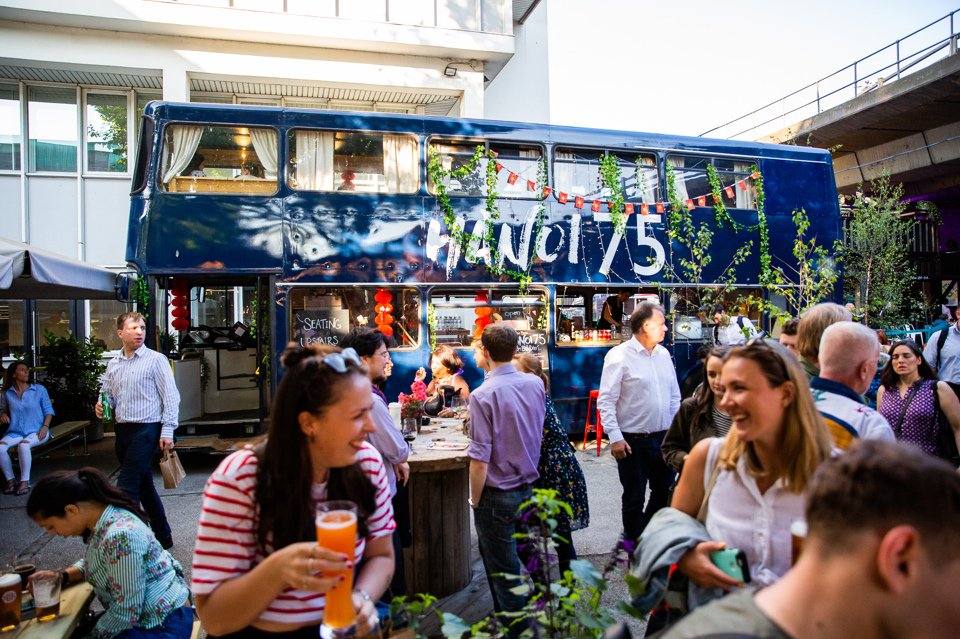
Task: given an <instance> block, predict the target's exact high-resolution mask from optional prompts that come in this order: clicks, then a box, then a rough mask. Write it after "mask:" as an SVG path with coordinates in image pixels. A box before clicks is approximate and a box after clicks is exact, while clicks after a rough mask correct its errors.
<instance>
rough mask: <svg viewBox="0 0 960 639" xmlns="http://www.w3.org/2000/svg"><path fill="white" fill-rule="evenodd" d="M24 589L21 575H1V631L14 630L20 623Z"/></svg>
mask: <svg viewBox="0 0 960 639" xmlns="http://www.w3.org/2000/svg"><path fill="white" fill-rule="evenodd" d="M22 593H23V589H22V588H21V585H20V575H18V574H16V573H13V572H11V573H8V574H6V575H0V632H7V631H8V630H13V629H14V628H16V627H17V625H18V624H19V623H20V599H21V597H22Z"/></svg>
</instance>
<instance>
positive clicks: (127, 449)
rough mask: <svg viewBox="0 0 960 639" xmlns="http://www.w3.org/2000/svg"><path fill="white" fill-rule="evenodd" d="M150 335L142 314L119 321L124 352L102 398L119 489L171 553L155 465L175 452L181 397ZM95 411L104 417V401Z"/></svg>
mask: <svg viewBox="0 0 960 639" xmlns="http://www.w3.org/2000/svg"><path fill="white" fill-rule="evenodd" d="M146 331H147V326H146V321H145V320H144V318H143V315H141V314H140V313H124V314H122V315H120V317H118V318H117V335H119V336H120V341H121V342H123V350H122V351H121V352H120V354H119V355H117V356H116V357H115V358H113V359H112V360H110V363H108V364H107V372H106V373H105V374H104V376H103V385H102V386H101V389H100V390H101V395H102V394H103V393H106V394H107V401H109V402H110V404H111V405H112V406H113V410H114V418H115V419H116V444H115V446H116V453H117V459H118V460H119V461H120V475H119V476H118V477H117V485H118V486H120V488H122V489H124V490H125V491H127V492H128V493H129V494H130V496H131V497H132V498H133V499H134V500H135V501H139V502H140V503H141V504H142V505H143V509H144V511H146V513H147V515H148V516H149V517H150V526H151V527H152V528H153V532H154V534H155V535H156V536H157V541H159V542H160V545H161V546H163V547H164V548H170V547H171V546H172V545H173V537H172V535H171V532H170V524H168V523H167V515H166V512H164V509H163V502H162V501H160V495H159V494H158V493H157V488H156V486H154V485H153V469H152V465H153V459H154V455H155V454H156V451H157V449H158V445H159V449H160V450H168V449H172V448H173V431H174V430H175V429H176V428H177V416H178V414H179V411H180V393H179V392H177V385H176V383H175V382H174V380H173V371H172V370H171V369H170V363H169V362H168V361H167V358H166V357H164V356H163V355H161V354H160V353H158V352H156V351H152V350H150V349H149V348H147V347H146V346H145V345H144V343H143V340H144V337H145V336H146ZM95 411H96V413H97V417H102V416H103V404H101V403H100V401H99V400H98V401H97V404H96V407H95Z"/></svg>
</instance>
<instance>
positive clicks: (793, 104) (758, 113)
mask: <svg viewBox="0 0 960 639" xmlns="http://www.w3.org/2000/svg"><path fill="white" fill-rule="evenodd" d="M958 14H960V9H956V10H954V11H952V12H951V13H948V14H947V15H945V16H943V17H942V18H940V19H939V20H934V21H933V22H931V23H930V24H928V25H926V26H924V27H921V28H919V29H917V30H916V31H914V32H913V33H911V34H909V35H906V36H904V37H902V38H900V39H898V40H896V41H895V42H893V43H891V44H889V45H887V46H885V47H883V48H881V49H877V50H876V51H874V52H873V53H871V54H869V55H867V56H864V57H863V58H860V59H859V60H857V61H856V62H853V63H852V64H848V65H847V66H845V67H843V68H842V69H840V70H838V71H835V72H833V73H831V74H830V75H827V76H824V77H822V78H820V79H819V80H817V81H816V82H812V83H811V84H808V85H807V86H805V87H803V88H802V89H797V90H796V91H794V92H793V93H789V94H787V95H785V96H783V97H782V98H780V99H778V100H774V101H773V102H771V103H769V104H766V105H764V106H762V107H760V108H759V109H756V110H754V111H751V112H750V113H748V114H746V115H743V116H740V117H739V118H736V119H733V120H730V121H729V122H726V123H725V124H721V125H720V126H717V127H714V128H712V129H710V130H709V131H704V132H703V133H701V134H700V136H701V137H703V136H707V135H710V136H712V137H725V138H728V139H744V138H743V136H746V139H751V140H755V139H757V138H758V137H759V136H760V135H763V134H765V133H772V132H773V131H775V130H778V129H783V128H787V127H788V126H790V125H792V124H796V123H797V122H799V121H800V120H802V119H803V118H807V117H811V116H813V115H816V114H818V113H822V112H823V111H825V110H827V109H831V108H833V107H835V106H838V105H840V104H843V103H844V102H847V101H849V100H852V99H854V98H856V97H857V96H859V95H862V94H864V93H868V92H870V91H875V90H877V89H879V88H880V87H882V86H884V85H885V84H887V83H889V82H892V81H896V80H899V79H900V78H902V77H903V76H905V75H909V74H911V73H914V72H916V71H919V70H920V69H923V68H926V67H928V66H930V65H931V64H933V63H934V62H937V61H939V60H942V59H944V58H947V57H949V56H952V55H956V53H957V44H958V38H960V34H958V33H957V29H956V27H957V25H956V24H955V16H957V15H958ZM944 31H946V36H943V35H942V34H943V33H944ZM906 51H910V53H906ZM851 76H852V78H853V79H852V80H851V79H850V78H851ZM788 118H789V119H788ZM748 125H749V126H748ZM742 127H746V128H742ZM774 127H775V128H774ZM730 131H736V132H735V133H730Z"/></svg>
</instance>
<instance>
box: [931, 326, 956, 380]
mask: <svg viewBox="0 0 960 639" xmlns="http://www.w3.org/2000/svg"><path fill="white" fill-rule="evenodd" d="M943 330H944V331H950V332H949V333H947V341H946V342H944V343H943V350H942V351H940V358H939V360H938V359H937V341H939V339H940V334H941V333H942V332H943V331H937V332H936V333H934V334H933V335H931V336H930V339H928V340H927V346H926V348H924V349H923V358H924V359H925V360H927V363H928V364H930V365H931V366H933V367H934V368H935V369H936V370H937V377H939V378H940V381H941V382H951V383H954V384H957V383H960V328H958V327H957V325H953V326H951V327H949V328H945V329H943Z"/></svg>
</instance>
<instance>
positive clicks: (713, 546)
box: [677, 541, 743, 591]
mask: <svg viewBox="0 0 960 639" xmlns="http://www.w3.org/2000/svg"><path fill="white" fill-rule="evenodd" d="M726 547H727V545H726V544H725V543H723V542H722V541H704V542H701V543H699V544H697V545H696V547H695V548H691V549H690V550H688V551H687V552H686V553H684V555H683V557H681V558H680V561H679V562H677V568H679V569H680V570H681V572H683V574H685V575H686V576H687V577H689V578H690V581H692V582H693V583H695V584H697V585H698V586H700V587H701V588H722V589H723V590H724V591H728V590H730V589H731V588H735V587H738V586H742V585H743V584H741V583H740V582H739V581H737V580H736V579H734V578H733V577H731V576H730V575H728V574H727V573H725V572H723V571H722V570H720V569H719V568H717V566H716V565H714V563H713V562H712V561H710V553H712V552H714V551H716V550H723V549H724V548H726Z"/></svg>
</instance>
